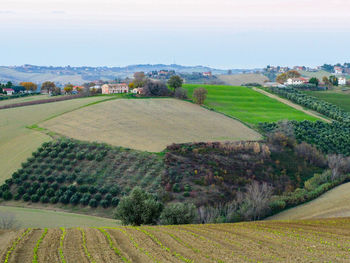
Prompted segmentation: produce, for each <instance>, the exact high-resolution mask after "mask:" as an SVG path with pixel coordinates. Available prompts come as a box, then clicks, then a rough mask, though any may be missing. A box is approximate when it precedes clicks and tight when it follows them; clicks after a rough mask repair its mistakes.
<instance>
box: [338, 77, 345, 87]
mask: <svg viewBox="0 0 350 263" xmlns="http://www.w3.org/2000/svg"><path fill="white" fill-rule="evenodd" d="M338 85H340V86H345V85H346V78H345V77H339V78H338Z"/></svg>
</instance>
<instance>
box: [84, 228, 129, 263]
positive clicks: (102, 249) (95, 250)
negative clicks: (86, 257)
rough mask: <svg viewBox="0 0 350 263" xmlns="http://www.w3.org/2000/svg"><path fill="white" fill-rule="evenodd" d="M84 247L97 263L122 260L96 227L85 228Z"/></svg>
mask: <svg viewBox="0 0 350 263" xmlns="http://www.w3.org/2000/svg"><path fill="white" fill-rule="evenodd" d="M84 230H85V234H86V247H87V249H88V251H89V253H90V254H91V255H92V256H93V258H94V260H95V261H96V262H97V263H112V262H113V263H114V262H123V261H122V260H121V258H120V257H118V256H117V255H116V254H115V253H114V251H113V250H112V249H110V247H109V244H108V242H107V240H106V238H105V236H104V235H103V234H102V233H101V232H100V231H99V230H97V229H94V228H86V229H84Z"/></svg>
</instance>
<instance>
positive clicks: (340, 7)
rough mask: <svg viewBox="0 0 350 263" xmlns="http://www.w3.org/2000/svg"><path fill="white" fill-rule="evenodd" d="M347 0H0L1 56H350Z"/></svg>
mask: <svg viewBox="0 0 350 263" xmlns="http://www.w3.org/2000/svg"><path fill="white" fill-rule="evenodd" d="M349 21H350V1H349V0H215V1H214V0H211V1H210V0H0V65H22V64H35V65H57V66H58V65H62V66H63V65H71V66H82V65H88V66H125V65H131V64H158V63H164V64H172V63H176V64H182V65H205V66H211V67H216V68H223V69H224V68H256V67H264V66H266V65H286V66H288V65H289V66H292V65H306V66H316V65H321V64H324V63H338V62H339V63H344V62H350V52H349V48H348V47H349V46H350V34H349V33H350V22H349Z"/></svg>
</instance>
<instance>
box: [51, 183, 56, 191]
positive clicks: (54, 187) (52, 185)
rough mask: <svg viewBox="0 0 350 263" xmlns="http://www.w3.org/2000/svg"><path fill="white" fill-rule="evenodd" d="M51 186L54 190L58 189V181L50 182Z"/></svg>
mask: <svg viewBox="0 0 350 263" xmlns="http://www.w3.org/2000/svg"><path fill="white" fill-rule="evenodd" d="M51 188H52V189H54V190H55V191H56V190H57V189H58V183H53V184H51Z"/></svg>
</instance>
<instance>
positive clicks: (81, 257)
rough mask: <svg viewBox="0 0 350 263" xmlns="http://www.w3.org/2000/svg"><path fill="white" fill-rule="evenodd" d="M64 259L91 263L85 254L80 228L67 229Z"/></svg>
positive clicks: (64, 242)
mask: <svg viewBox="0 0 350 263" xmlns="http://www.w3.org/2000/svg"><path fill="white" fill-rule="evenodd" d="M63 255H64V259H65V260H66V261H67V262H68V263H70V262H72V263H73V262H79V263H89V262H90V261H89V259H88V258H87V256H86V255H85V251H84V247H83V243H82V236H81V232H80V231H79V230H78V229H67V233H66V236H65V237H64V241H63Z"/></svg>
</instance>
